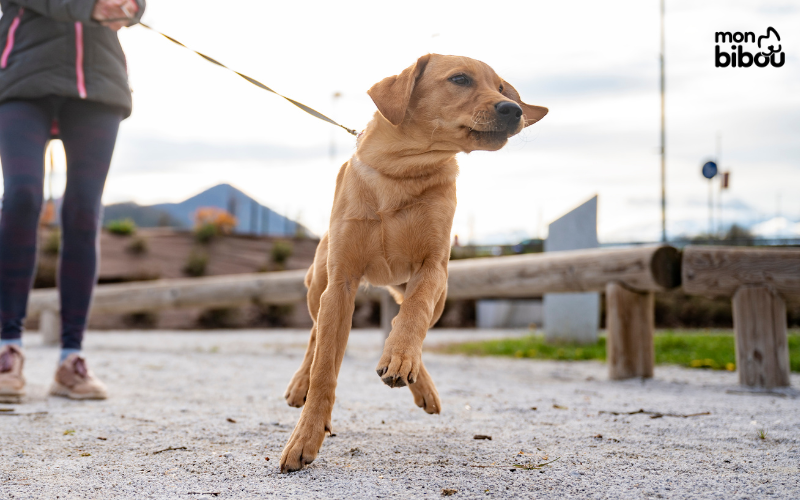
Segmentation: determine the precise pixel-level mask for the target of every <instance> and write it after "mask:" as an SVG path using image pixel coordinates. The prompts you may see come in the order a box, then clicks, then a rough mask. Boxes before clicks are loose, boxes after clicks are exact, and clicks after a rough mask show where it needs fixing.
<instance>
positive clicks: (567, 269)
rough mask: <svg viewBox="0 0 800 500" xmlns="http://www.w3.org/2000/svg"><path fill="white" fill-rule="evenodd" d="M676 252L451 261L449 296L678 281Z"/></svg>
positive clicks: (660, 285) (667, 285)
mask: <svg viewBox="0 0 800 500" xmlns="http://www.w3.org/2000/svg"><path fill="white" fill-rule="evenodd" d="M679 266H680V257H679V254H678V251H677V250H676V249H675V248H673V247H670V246H645V247H631V248H614V249H591V250H574V251H568V252H548V253H538V254H527V255H515V256H509V257H496V258H486V259H465V260H456V261H452V262H450V268H449V276H450V277H449V280H448V283H447V284H448V290H447V296H448V298H451V299H474V298H489V297H532V296H537V295H544V294H545V293H562V292H601V291H604V290H605V288H606V284H608V283H610V282H612V281H617V282H620V283H622V284H624V285H625V286H626V287H628V288H629V289H631V290H635V291H641V292H646V291H653V292H656V291H663V290H669V289H671V288H675V287H676V286H678V285H680V268H679Z"/></svg>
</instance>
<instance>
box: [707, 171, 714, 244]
mask: <svg viewBox="0 0 800 500" xmlns="http://www.w3.org/2000/svg"><path fill="white" fill-rule="evenodd" d="M713 237H714V181H713V179H709V180H708V239H709V240H710V239H711V238H713Z"/></svg>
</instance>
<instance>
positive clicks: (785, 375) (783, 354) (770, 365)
mask: <svg viewBox="0 0 800 500" xmlns="http://www.w3.org/2000/svg"><path fill="white" fill-rule="evenodd" d="M733 324H734V327H735V328H736V366H737V367H738V372H739V383H740V384H742V385H747V386H750V387H764V388H768V389H769V388H772V387H787V386H789V371H790V366H789V342H788V338H787V337H786V302H784V300H783V298H782V297H781V296H780V295H779V294H778V293H777V292H776V291H775V290H773V289H771V288H769V287H766V286H758V285H756V286H754V285H744V286H741V287H739V289H738V290H736V293H735V294H734V295H733Z"/></svg>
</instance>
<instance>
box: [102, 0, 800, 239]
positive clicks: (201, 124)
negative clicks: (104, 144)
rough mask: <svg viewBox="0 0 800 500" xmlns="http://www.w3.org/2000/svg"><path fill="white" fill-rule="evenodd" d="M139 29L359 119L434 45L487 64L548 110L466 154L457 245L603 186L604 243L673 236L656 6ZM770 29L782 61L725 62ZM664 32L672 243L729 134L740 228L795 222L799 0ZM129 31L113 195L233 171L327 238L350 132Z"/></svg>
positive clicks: (173, 18) (500, 9)
mask: <svg viewBox="0 0 800 500" xmlns="http://www.w3.org/2000/svg"><path fill="white" fill-rule="evenodd" d="M143 21H144V22H146V23H148V24H150V25H152V26H153V27H155V28H157V29H160V30H162V31H164V32H165V33H167V34H169V35H171V36H173V37H175V38H177V39H178V40H180V41H182V42H183V43H185V44H186V45H189V46H191V47H193V48H195V49H197V50H200V51H201V52H205V53H207V54H208V55H210V56H212V57H214V58H216V59H218V60H220V61H222V62H224V63H225V64H227V65H228V66H230V67H232V68H234V69H236V70H238V71H241V72H243V73H246V74H249V75H251V76H253V77H255V78H257V79H259V80H261V81H263V82H264V83H266V84H267V85H269V86H271V87H272V88H274V89H276V90H277V91H279V92H282V93H284V94H285V95H288V96H291V97H293V98H295V99H297V100H300V101H302V102H304V103H306V104H308V105H310V106H312V107H315V108H316V109H318V110H320V111H322V112H323V113H327V114H329V115H330V116H332V117H334V118H335V119H337V120H339V121H340V122H341V123H343V124H345V125H347V126H348V127H351V128H356V129H359V130H360V129H362V128H363V127H364V125H365V123H366V122H367V121H369V119H370V118H371V116H372V114H373V113H374V111H375V107H374V105H373V103H372V101H371V100H370V99H369V97H368V96H367V94H366V90H367V89H368V88H369V87H370V86H371V85H372V84H373V83H375V82H377V81H379V80H380V79H382V78H384V77H386V76H389V75H393V74H397V73H399V72H400V71H401V70H402V69H403V68H405V67H406V66H408V65H410V64H412V63H413V62H414V61H415V60H416V58H417V57H419V56H420V55H422V54H424V53H427V52H436V53H443V54H457V55H465V56H469V57H473V58H476V59H480V60H482V61H484V62H486V63H488V64H489V65H491V66H492V67H494V68H495V70H496V71H497V72H498V74H500V75H501V76H502V77H503V78H505V79H506V80H508V81H509V82H511V83H512V84H513V85H514V86H515V87H516V88H517V89H518V90H519V91H520V93H521V94H522V97H523V100H525V101H526V102H528V103H530V104H537V105H542V106H547V107H548V108H550V114H549V115H548V116H547V117H546V118H545V119H544V120H542V121H541V122H540V123H538V124H536V125H534V126H532V127H530V128H528V129H527V130H526V131H525V132H524V133H523V134H521V135H520V136H519V137H517V138H515V139H514V140H512V141H511V142H510V143H509V145H508V146H506V148H505V149H504V150H502V151H500V152H497V153H485V152H476V153H472V154H469V155H459V162H460V165H461V175H460V177H459V181H458V201H459V205H458V211H457V212H456V219H455V223H454V232H455V233H457V234H459V235H460V236H461V238H462V241H464V240H465V239H469V237H470V235H471V234H472V235H473V236H474V237H475V239H477V240H479V241H480V240H484V241H498V240H499V239H502V238H505V239H513V238H514V237H517V236H519V237H523V236H525V235H529V236H536V235H537V234H543V233H544V232H545V231H546V225H547V223H549V222H550V221H552V220H553V219H555V218H557V217H558V216H560V215H561V214H563V213H564V212H566V211H568V210H569V209H570V208H572V207H574V206H576V205H578V204H580V203H581V202H583V201H584V200H586V199H588V198H589V197H591V196H592V195H594V194H595V193H597V194H599V232H600V240H601V241H605V242H609V241H621V240H638V241H641V240H656V239H657V238H658V237H659V234H660V212H659V192H660V191H659V166H660V160H659V155H658V145H659V94H658V75H659V73H658V54H659V39H658V34H659V25H658V1H657V0H646V1H643V0H628V1H621V0H618V1H606V2H597V1H594V0H581V1H564V2H545V1H532V0H527V1H506V2H502V3H494V4H493V3H487V2H471V1H463V0H462V1H458V2H431V1H424V2H422V1H404V2H393V3H386V4H384V3H381V2H374V1H370V2H366V1H364V2H336V3H333V2H302V3H297V2H264V1H256V0H228V1H227V2H225V3H224V8H223V4H221V3H220V2H218V1H215V2H211V1H206V0H191V1H190V0H169V1H168V2H165V1H161V2H159V1H156V0H151V1H150V2H149V5H148V10H147V12H146V13H145V16H144V19H143ZM768 26H772V27H774V28H775V29H776V30H777V31H778V33H779V34H780V35H781V44H782V48H783V51H784V52H785V54H786V63H785V65H784V66H783V67H781V68H772V67H767V68H757V67H755V66H754V67H751V68H715V67H714V46H715V43H714V33H715V32H716V31H731V32H735V31H752V32H754V33H755V34H756V36H760V35H762V34H764V33H765V32H766V29H767V27H768ZM666 27H667V41H666V61H667V151H668V156H667V196H668V198H667V199H668V214H667V215H668V222H669V225H668V228H669V232H670V235H671V236H675V235H678V234H680V233H684V232H693V231H703V230H705V229H706V227H707V208H706V206H707V205H706V204H707V196H708V183H707V182H706V181H705V180H704V179H703V178H702V177H701V175H700V166H701V164H702V163H703V161H705V160H707V159H710V158H712V157H713V156H714V155H715V142H716V136H717V134H718V133H719V134H721V137H722V167H723V170H730V171H731V172H732V175H731V189H730V190H729V191H727V192H726V193H725V195H724V198H723V200H724V201H725V202H726V204H727V208H726V210H725V213H724V217H725V219H726V222H729V221H731V220H734V219H737V220H741V221H745V222H754V221H757V220H762V219H765V218H769V217H773V216H775V215H776V214H777V213H781V214H782V215H784V216H786V217H788V218H790V219H792V220H795V221H797V220H800V195H798V188H800V140H798V137H800V66H799V65H798V61H799V60H800V41H798V36H797V33H800V8H798V3H797V2H788V1H780V0H775V1H770V0H760V1H756V0H748V1H744V0H725V1H722V0H720V1H708V0H705V1H703V2H696V1H690V0H667V14H666ZM120 39H121V40H122V44H123V47H124V49H125V52H126V54H127V57H128V68H129V72H130V80H131V85H132V87H133V89H134V111H133V116H132V117H131V118H129V119H128V120H126V121H125V122H124V124H123V126H122V128H121V130H120V136H119V141H118V145H117V151H116V153H115V157H114V160H113V164H112V172H111V174H110V177H109V180H108V184H107V186H106V193H105V197H104V201H105V202H106V203H113V202H120V201H131V200H132V201H136V202H139V203H143V204H145V203H146V204H149V203H157V202H165V201H180V200H182V199H185V198H186V197H189V196H191V195H193V194H196V193H197V192H199V191H202V190H203V189H205V188H208V187H210V186H213V185H215V184H218V183H221V182H227V183H230V184H233V185H234V186H236V187H238V188H240V189H242V190H243V191H245V192H246V193H248V194H250V195H251V196H253V197H254V198H256V199H257V200H259V201H260V202H262V203H263V204H265V205H267V206H269V207H271V208H273V209H275V210H277V211H278V212H281V213H286V214H288V215H289V216H291V217H298V216H299V217H300V219H301V221H302V222H303V223H304V224H306V225H307V226H308V227H310V228H311V229H312V230H313V231H315V232H317V233H322V232H323V231H324V230H325V227H326V225H327V220H328V215H329V212H330V205H331V201H332V196H333V186H334V180H335V177H336V173H337V171H338V169H339V166H340V165H341V164H342V162H344V161H345V160H346V159H347V158H348V157H349V156H350V155H351V154H352V151H353V148H354V139H353V138H352V137H351V136H350V135H348V134H347V133H346V132H344V131H342V130H339V129H335V128H334V127H331V126H330V125H327V124H325V123H323V122H319V121H317V120H315V119H313V118H311V117H309V116H307V115H305V114H303V113H302V112H300V111H298V110H297V109H296V108H294V107H293V106H292V105H291V104H289V103H287V102H286V101H284V100H282V99H280V98H278V97H276V96H274V95H272V94H269V93H267V92H264V91H262V90H259V89H258V88H256V87H254V86H252V85H250V84H248V83H247V82H245V81H244V80H241V79H240V78H238V77H237V76H235V75H233V74H231V73H228V72H225V71H224V70H222V69H220V68H218V67H215V66H213V65H211V64H209V63H207V62H205V61H204V60H202V59H200V58H199V57H197V56H195V55H193V54H192V53H190V52H188V51H186V50H185V49H182V48H180V47H178V46H176V45H173V44H171V43H169V42H168V41H166V40H165V39H163V38H161V37H159V36H157V35H155V34H154V33H152V32H149V31H147V30H145V29H144V28H142V27H134V28H131V29H127V30H123V31H122V32H120ZM726 48H727V47H726ZM750 48H751V49H755V48H756V47H755V46H754V45H751V46H750ZM334 92H341V93H342V97H341V98H340V99H338V102H334V99H333V97H332V95H333V93H334ZM331 141H334V142H335V149H336V154H335V158H333V159H332V158H331V157H330V154H329V151H330V144H331Z"/></svg>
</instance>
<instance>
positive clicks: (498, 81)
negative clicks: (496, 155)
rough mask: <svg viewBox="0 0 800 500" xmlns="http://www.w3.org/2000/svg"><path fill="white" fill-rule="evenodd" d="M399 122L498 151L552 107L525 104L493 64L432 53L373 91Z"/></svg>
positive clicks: (456, 143)
mask: <svg viewBox="0 0 800 500" xmlns="http://www.w3.org/2000/svg"><path fill="white" fill-rule="evenodd" d="M367 93H368V94H369V96H370V97H371V98H372V100H373V102H374V103H375V105H376V106H377V107H378V111H380V113H381V115H383V117H384V118H385V119H386V120H388V121H389V122H391V124H392V125H393V126H395V127H404V128H406V129H408V130H409V131H413V132H414V133H419V134H427V135H429V136H430V139H431V142H436V143H445V144H450V145H452V147H453V150H454V151H465V152H469V151H475V150H485V151H495V150H498V149H500V148H501V147H503V146H504V145H505V144H506V142H507V141H508V138H509V137H511V136H513V135H516V134H518V133H519V132H520V131H522V129H523V128H525V127H527V126H528V125H532V124H534V123H536V122H537V121H539V120H541V119H542V118H543V117H544V115H546V114H547V108H544V107H542V106H532V105H529V104H525V103H524V102H522V100H521V99H520V96H519V93H518V92H517V91H516V89H514V87H513V86H512V85H511V84H510V83H508V82H507V81H505V80H503V79H502V78H500V77H499V76H497V73H495V72H494V70H492V68H490V67H489V66H488V65H487V64H485V63H483V62H481V61H476V60H475V59H470V58H468V57H458V56H443V55H439V54H427V55H424V56H422V57H420V58H419V59H418V60H417V62H416V63H415V64H413V65H412V66H410V67H408V68H406V69H405V70H403V72H402V73H400V74H399V75H396V76H390V77H389V78H384V79H383V80H381V81H380V82H378V83H376V84H375V85H373V86H372V88H371V89H369V91H368V92H367Z"/></svg>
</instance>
